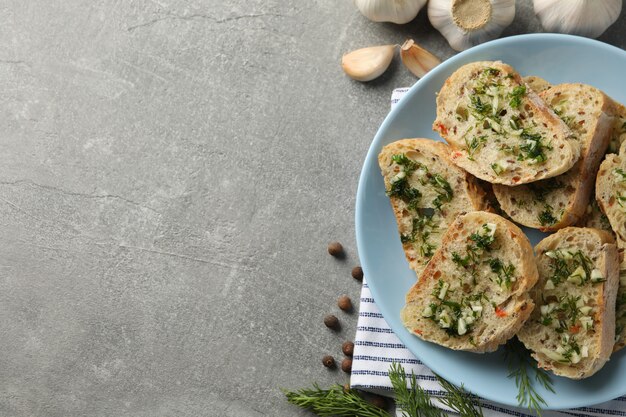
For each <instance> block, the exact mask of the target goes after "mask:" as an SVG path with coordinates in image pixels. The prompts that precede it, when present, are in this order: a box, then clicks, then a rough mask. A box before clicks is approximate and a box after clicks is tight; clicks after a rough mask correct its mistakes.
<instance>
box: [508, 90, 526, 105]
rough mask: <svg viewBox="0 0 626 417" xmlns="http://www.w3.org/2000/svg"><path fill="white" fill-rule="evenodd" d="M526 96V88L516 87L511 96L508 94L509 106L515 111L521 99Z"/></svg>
mask: <svg viewBox="0 0 626 417" xmlns="http://www.w3.org/2000/svg"><path fill="white" fill-rule="evenodd" d="M525 94H526V87H525V86H523V85H518V86H517V87H515V88H514V89H513V91H512V92H511V94H509V97H510V99H511V100H510V101H509V106H511V107H512V108H514V109H517V108H518V107H519V105H520V104H521V103H522V97H524V95H525Z"/></svg>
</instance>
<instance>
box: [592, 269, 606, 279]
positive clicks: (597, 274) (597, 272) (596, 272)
mask: <svg viewBox="0 0 626 417" xmlns="http://www.w3.org/2000/svg"><path fill="white" fill-rule="evenodd" d="M600 281H604V277H603V276H602V272H600V270H599V269H594V270H593V271H591V282H600Z"/></svg>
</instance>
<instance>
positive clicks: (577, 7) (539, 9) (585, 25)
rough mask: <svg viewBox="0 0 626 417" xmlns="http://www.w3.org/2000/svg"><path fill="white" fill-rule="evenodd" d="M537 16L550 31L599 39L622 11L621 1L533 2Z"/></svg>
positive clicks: (542, 0)
mask: <svg viewBox="0 0 626 417" xmlns="http://www.w3.org/2000/svg"><path fill="white" fill-rule="evenodd" d="M534 6H535V13H536V14H537V17H539V20H540V21H541V25H542V26H543V28H544V29H545V30H547V31H548V32H560V33H569V34H572V35H581V36H587V37H590V38H597V37H598V36H600V35H602V33H604V31H605V30H606V29H607V28H608V27H609V26H611V25H612V24H613V23H615V21H616V20H617V18H618V17H619V14H620V13H621V11H622V0H534Z"/></svg>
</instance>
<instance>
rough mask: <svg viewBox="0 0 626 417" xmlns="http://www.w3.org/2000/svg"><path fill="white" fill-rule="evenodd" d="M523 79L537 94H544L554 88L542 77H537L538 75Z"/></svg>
mask: <svg viewBox="0 0 626 417" xmlns="http://www.w3.org/2000/svg"><path fill="white" fill-rule="evenodd" d="M522 79H523V80H524V82H525V83H526V85H527V86H528V87H530V88H531V89H532V90H533V91H534V92H535V93H537V94H539V93H542V92H544V91H546V90H547V89H548V88H550V87H552V85H551V84H550V83H549V82H548V81H546V80H544V79H543V78H541V77H537V76H536V75H529V76H527V77H524V78H522Z"/></svg>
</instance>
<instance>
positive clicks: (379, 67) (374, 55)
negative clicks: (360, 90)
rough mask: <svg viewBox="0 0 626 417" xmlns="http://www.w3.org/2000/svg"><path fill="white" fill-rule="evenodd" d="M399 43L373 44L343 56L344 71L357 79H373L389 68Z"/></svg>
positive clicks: (342, 65)
mask: <svg viewBox="0 0 626 417" xmlns="http://www.w3.org/2000/svg"><path fill="white" fill-rule="evenodd" d="M396 46H397V45H382V46H371V47H369V48H362V49H357V50H356V51H352V52H350V53H347V54H345V55H344V56H343V58H341V67H342V68H343V71H344V72H345V73H346V74H348V76H350V78H353V79H355V80H357V81H371V80H373V79H374V78H378V77H380V76H381V75H382V74H383V72H385V71H386V70H387V68H389V65H390V64H391V60H392V59H393V55H394V52H395V49H396Z"/></svg>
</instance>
